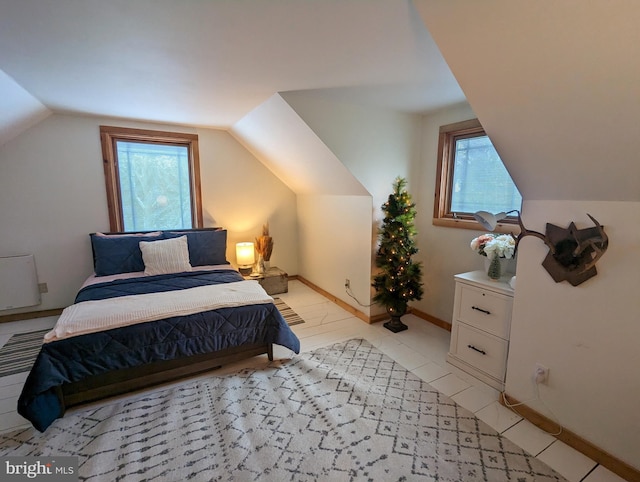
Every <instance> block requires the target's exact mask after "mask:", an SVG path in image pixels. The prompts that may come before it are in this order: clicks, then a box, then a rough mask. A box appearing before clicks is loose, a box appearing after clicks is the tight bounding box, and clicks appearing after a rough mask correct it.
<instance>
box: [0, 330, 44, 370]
mask: <svg viewBox="0 0 640 482" xmlns="http://www.w3.org/2000/svg"><path fill="white" fill-rule="evenodd" d="M48 331H50V330H39V331H31V332H29V333H17V334H15V335H13V336H12V337H11V338H9V341H7V342H6V343H5V344H4V346H3V347H2V348H0V377H6V376H9V375H14V374H16V373H22V372H28V371H29V370H31V366H32V365H33V362H35V361H36V357H37V356H38V352H39V351H40V347H41V346H42V340H43V338H44V335H45V333H47V332H48Z"/></svg>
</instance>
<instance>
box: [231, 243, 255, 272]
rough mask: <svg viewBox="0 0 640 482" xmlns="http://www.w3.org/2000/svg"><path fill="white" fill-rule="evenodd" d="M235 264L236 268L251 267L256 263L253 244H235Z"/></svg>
mask: <svg viewBox="0 0 640 482" xmlns="http://www.w3.org/2000/svg"><path fill="white" fill-rule="evenodd" d="M236 262H237V263H238V266H241V267H247V266H252V265H253V263H255V262H256V255H255V250H254V248H253V243H237V244H236Z"/></svg>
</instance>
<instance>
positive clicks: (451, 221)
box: [433, 119, 520, 233]
mask: <svg viewBox="0 0 640 482" xmlns="http://www.w3.org/2000/svg"><path fill="white" fill-rule="evenodd" d="M486 135H487V133H486V132H485V130H484V128H483V127H482V124H480V121H479V120H478V119H470V120H466V121H462V122H456V123H453V124H447V125H444V126H441V127H440V133H439V137H438V164H437V173H436V189H435V198H434V205H433V225H435V226H444V227H449V228H463V229H473V230H476V231H478V230H480V231H486V230H485V229H484V228H483V227H482V225H481V224H480V223H479V222H478V221H476V220H475V218H474V217H473V213H455V212H452V211H451V192H452V189H453V170H454V166H455V162H454V156H455V145H456V141H457V140H458V139H469V138H472V137H482V136H486ZM519 230H520V229H519V225H518V217H517V216H514V215H509V216H508V217H507V218H505V219H503V220H502V221H500V222H499V223H498V225H497V226H496V229H495V230H494V232H498V233H513V232H514V231H519Z"/></svg>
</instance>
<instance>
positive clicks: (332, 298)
mask: <svg viewBox="0 0 640 482" xmlns="http://www.w3.org/2000/svg"><path fill="white" fill-rule="evenodd" d="M289 279H297V280H298V281H300V282H301V283H302V284H305V285H307V286H308V287H309V288H311V289H312V290H314V291H316V292H318V293H320V294H321V295H322V296H324V297H325V298H327V299H328V300H329V301H332V302H333V303H335V304H336V305H338V306H339V307H340V308H342V309H343V310H346V311H348V312H349V313H351V314H352V315H354V316H356V317H358V318H360V319H361V320H362V321H365V322H367V323H371V321H370V318H369V316H367V315H365V314H364V313H363V312H362V311H360V310H357V309H355V308H354V307H353V306H351V305H350V304H349V303H345V302H344V301H342V300H341V299H340V298H336V297H335V296H333V295H332V294H331V293H329V292H328V291H326V290H323V289H322V288H320V287H319V286H318V285H315V284H313V283H312V282H311V281H309V280H308V279H305V278H303V277H302V276H300V275H295V276H291V277H290V278H289Z"/></svg>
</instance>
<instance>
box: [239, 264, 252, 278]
mask: <svg viewBox="0 0 640 482" xmlns="http://www.w3.org/2000/svg"><path fill="white" fill-rule="evenodd" d="M238 271H240V274H241V275H242V276H249V275H250V274H251V271H253V267H252V266H249V267H248V268H242V267H238Z"/></svg>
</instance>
